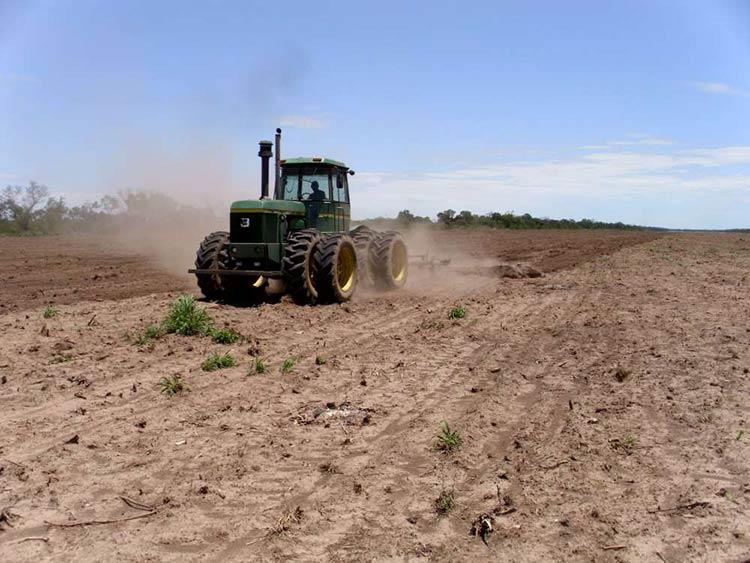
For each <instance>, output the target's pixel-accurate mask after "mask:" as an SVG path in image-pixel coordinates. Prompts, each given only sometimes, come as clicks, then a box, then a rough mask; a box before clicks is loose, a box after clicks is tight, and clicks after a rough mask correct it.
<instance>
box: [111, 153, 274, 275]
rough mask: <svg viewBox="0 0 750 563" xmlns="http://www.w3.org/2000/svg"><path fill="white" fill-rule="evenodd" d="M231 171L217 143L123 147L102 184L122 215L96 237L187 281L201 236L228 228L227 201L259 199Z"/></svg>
mask: <svg viewBox="0 0 750 563" xmlns="http://www.w3.org/2000/svg"><path fill="white" fill-rule="evenodd" d="M258 164H259V163H258ZM235 168H236V167H235V166H234V161H233V153H232V151H231V150H230V149H229V147H225V146H222V145H220V144H214V145H209V144H197V143H196V144H193V145H191V146H189V147H187V148H183V149H181V150H177V149H171V150H167V149H164V148H162V147H156V146H149V145H148V144H140V145H137V146H131V147H129V148H126V149H125V150H123V152H122V153H121V155H120V156H119V157H118V160H117V162H115V163H113V164H112V166H111V170H110V172H109V174H108V175H109V176H110V178H109V179H108V180H107V184H108V185H110V186H117V193H118V199H119V200H120V202H121V209H120V211H122V212H121V213H118V214H117V215H116V216H114V217H113V220H112V221H111V222H108V223H106V224H105V225H104V226H103V228H102V232H100V233H98V235H99V236H101V237H102V244H106V245H107V247H108V248H111V247H112V246H113V245H114V246H115V247H117V248H118V249H119V250H120V251H122V252H124V253H127V254H138V255H140V256H143V257H145V258H146V259H148V260H149V262H151V263H153V264H154V265H155V266H157V267H159V268H160V269H163V270H165V271H166V272H169V273H171V274H173V275H176V276H180V277H183V278H185V279H188V277H189V274H188V273H187V269H188V268H191V267H193V262H194V261H195V252H196V250H197V248H198V245H199V244H200V242H201V240H202V239H203V237H205V236H206V235H208V234H209V233H211V232H213V231H217V230H228V229H229V213H228V210H229V206H230V204H231V202H232V201H234V200H237V199H241V198H255V197H258V187H257V183H253V184H252V185H248V184H249V183H248V182H242V181H240V180H239V179H238V177H237V174H236V173H233V170H234V169H235ZM258 168H259V166H258Z"/></svg>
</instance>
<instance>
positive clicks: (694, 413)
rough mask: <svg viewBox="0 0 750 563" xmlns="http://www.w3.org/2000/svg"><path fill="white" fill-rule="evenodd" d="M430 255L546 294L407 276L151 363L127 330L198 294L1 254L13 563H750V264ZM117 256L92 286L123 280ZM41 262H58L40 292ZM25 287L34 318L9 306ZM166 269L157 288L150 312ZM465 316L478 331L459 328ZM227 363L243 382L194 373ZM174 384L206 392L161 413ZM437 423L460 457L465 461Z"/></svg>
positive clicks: (168, 342) (598, 236)
mask: <svg viewBox="0 0 750 563" xmlns="http://www.w3.org/2000/svg"><path fill="white" fill-rule="evenodd" d="M436 236H437V237H438V239H439V240H440V245H439V247H440V250H441V251H446V252H447V251H448V249H449V248H452V249H453V250H452V251H451V253H452V254H453V255H454V256H456V255H457V256H462V255H472V253H478V254H476V255H474V257H475V258H476V259H477V260H480V261H483V260H489V259H495V260H497V259H500V260H502V261H508V262H511V263H514V262H524V263H527V264H530V265H531V266H533V267H535V268H538V269H540V270H542V271H544V273H545V275H544V276H543V277H540V278H533V279H503V278H488V277H482V278H481V281H480V282H477V283H473V282H474V281H475V280H467V279H465V278H463V277H458V276H457V277H455V279H454V278H452V275H451V274H449V273H446V272H441V271H440V270H436V271H434V272H429V271H415V272H414V274H415V275H414V276H413V277H412V281H411V282H410V284H409V286H408V287H407V288H406V289H405V290H404V291H401V292H398V293H392V294H361V295H360V296H359V297H358V298H357V299H356V300H355V301H354V302H352V303H350V304H346V305H343V306H338V305H336V306H325V307H300V306H296V305H293V304H291V303H289V302H287V301H286V300H283V301H282V302H280V303H274V304H265V305H262V306H260V307H256V308H240V307H231V306H227V305H219V304H203V305H202V306H203V307H205V308H206V309H207V311H208V312H209V313H210V314H211V316H212V317H213V319H214V321H215V322H216V324H217V325H219V326H230V327H233V328H235V329H236V330H238V331H240V332H241V333H242V334H243V335H245V341H244V342H242V343H241V344H234V345H218V344H214V343H213V342H212V341H211V340H210V339H209V338H206V337H198V336H196V337H180V336H174V335H170V336H166V337H163V338H160V339H158V340H156V341H155V342H154V344H153V346H145V347H142V348H140V349H139V348H138V347H136V346H134V345H133V344H132V343H131V342H130V340H129V338H128V333H130V334H133V333H136V332H138V331H140V330H142V329H143V327H144V326H146V324H148V323H152V322H159V321H160V320H161V319H162V318H163V317H164V315H165V314H166V311H167V308H168V306H169V303H170V302H171V300H172V299H173V298H174V297H175V296H176V295H178V294H179V292H181V291H184V289H185V287H186V285H185V284H186V283H187V282H186V280H185V278H180V277H174V276H165V275H164V274H159V273H157V272H158V270H157V269H156V266H154V265H149V264H147V263H144V261H143V259H140V260H139V259H136V258H133V257H131V258H132V259H133V262H132V263H131V265H130V266H128V267H127V268H124V269H123V270H122V271H121V274H120V275H118V276H117V277H113V278H111V283H112V284H113V286H112V287H111V291H112V293H106V291H110V289H107V290H103V289H98V290H93V289H92V288H90V287H89V285H92V284H91V283H90V282H94V281H96V282H98V281H99V279H101V278H99V279H97V280H92V279H91V276H93V275H95V272H94V271H91V270H90V269H89V268H81V267H80V266H79V265H78V264H77V262H76V261H75V260H73V259H72V256H73V255H77V254H80V253H84V250H82V249H83V247H74V246H71V244H72V243H70V242H68V241H67V240H63V239H57V243H56V244H50V245H48V246H45V244H44V242H45V240H46V241H47V242H49V241H50V239H33V240H34V242H33V243H32V246H33V245H36V244H39V245H40V246H38V247H35V248H36V250H34V251H33V252H32V251H30V250H28V247H25V250H24V251H23V252H24V254H23V257H24V258H23V259H28V260H30V262H29V263H28V264H24V263H22V262H21V260H23V259H19V258H18V254H16V259H15V261H14V259H13V258H12V254H11V252H10V251H9V249H11V248H14V246H13V244H15V240H16V239H2V240H0V243H2V257H1V258H0V259H1V260H2V265H3V266H4V271H3V276H6V277H5V278H4V279H3V284H2V286H0V287H2V291H3V292H4V293H3V294H2V297H3V300H4V301H5V302H6V312H5V313H0V338H1V340H0V421H1V422H2V426H3V429H4V432H3V434H2V439H1V440H0V527H1V528H2V529H3V531H0V558H2V559H3V560H8V561H11V560H12V561H40V560H59V559H68V560H82V561H98V560H118V561H162V560H166V561H178V560H184V559H190V560H198V559H200V560H216V561H226V560H233V561H246V560H267V561H281V560H304V561H324V560H334V561H352V560H357V561H359V560H391V559H396V560H420V559H424V560H437V561H455V560H472V561H474V560H540V559H544V560H551V559H554V560H576V561H578V560H597V561H641V560H653V561H657V560H662V561H684V560H704V561H713V560H723V561H742V560H746V559H747V558H748V557H750V518H749V517H748V501H750V428H748V426H750V425H749V424H748V416H749V411H750V374H749V373H748V372H749V371H750V350H749V349H748V344H750V321H749V320H748V319H750V292H749V290H750V280H749V279H748V271H750V239H749V238H748V237H747V236H746V235H736V234H677V235H669V236H665V237H661V238H655V237H654V235H652V234H649V233H599V232H589V233H561V232H555V231H541V232H536V233H528V232H523V233H506V232H496V231H489V232H471V233H464V232H462V233H460V234H459V233H438V234H437V235H436ZM29 240H31V239H29ZM8 241H14V242H13V244H11V243H9V242H8ZM21 242H24V243H25V242H27V241H26V240H25V239H24V240H23V241H21ZM19 244H20V242H19ZM81 244H83V245H85V244H86V243H81ZM45 247H46V248H48V249H50V250H49V252H48V254H49V255H48V256H46V257H45V252H46V251H44V250H43V248H45ZM15 248H21V246H18V247H15ZM90 248H92V249H93V246H90ZM480 248H481V250H479V249H480ZM100 253H101V252H100ZM101 254H102V256H100V257H99V258H96V257H95V256H96V252H94V250H91V254H90V255H89V254H87V256H90V257H89V259H88V260H89V263H90V264H91V263H94V264H102V265H104V264H107V263H108V262H107V260H111V262H109V264H110V265H112V266H116V267H118V264H119V263H120V262H121V261H122V260H123V259H124V258H123V257H122V256H118V255H117V253H112V252H103V253H101ZM60 256H67V257H68V258H67V259H66V258H61V257H60ZM128 259H130V258H128ZM34 260H36V261H37V262H36V263H37V264H51V263H52V262H54V261H55V260H58V261H60V264H57V265H55V267H54V269H49V271H48V278H47V280H48V281H47V283H46V284H45V283H44V282H43V281H41V280H40V279H39V277H38V276H39V274H38V273H37V272H36V270H35V269H34V268H31V265H32V263H33V262H34ZM97 260H98V261H97ZM18 266H21V267H18ZM25 266H29V268H30V270H29V272H27V273H24V270H23V267H25ZM151 268H153V270H151ZM11 269H12V270H14V272H16V275H17V276H19V278H14V279H13V280H11V281H13V282H14V283H15V284H16V285H15V286H14V287H17V288H26V287H37V288H39V290H41V291H42V292H43V294H42V296H36V297H33V298H29V297H28V296H27V295H26V293H28V292H27V291H24V290H23V289H13V288H12V287H11V288H10V289H9V284H8V283H7V281H6V280H7V275H8V273H9V272H8V270H11ZM118 271H119V270H118ZM150 271H152V272H154V275H155V276H159V275H161V276H163V277H162V278H161V281H160V283H159V284H156V287H154V286H149V287H152V288H153V289H151V290H150V291H146V290H145V289H144V287H143V286H145V285H146V281H147V278H148V277H149V275H150V274H149V273H148V272H150ZM66 272H67V273H66ZM128 273H131V275H130V276H126V274H128ZM24 276H26V277H28V282H26V283H25V282H24ZM123 278H125V279H123ZM138 280H141V282H138ZM58 282H59V284H60V285H61V286H64V287H65V288H67V289H66V291H65V292H63V291H62V290H59V289H58V295H57V296H56V297H54V298H52V297H51V296H50V294H49V293H47V292H48V291H52V290H51V285H52V284H55V285H57V284H58ZM121 282H122V286H118V288H117V289H115V288H114V286H115V285H117V284H120V283H121ZM126 282H127V283H126ZM10 285H11V286H13V284H10ZM105 287H108V288H109V287H110V286H105ZM125 287H127V288H128V289H125ZM76 288H77V289H78V291H77V292H73V289H76ZM68 289H69V291H67V290H68ZM96 291H100V292H101V293H96ZM115 291H117V292H121V293H116V292H115ZM128 291H130V292H131V293H129V294H128ZM154 291H159V293H154ZM71 295H75V296H76V298H72V297H71ZM97 298H98V299H105V300H103V301H96V299H97ZM49 302H51V303H54V304H55V305H56V306H58V308H59V313H58V315H57V316H55V317H53V318H50V319H44V318H43V317H42V307H43V306H44V305H45V304H47V303H49ZM456 305H461V306H463V307H464V308H465V310H466V312H467V315H466V316H465V317H464V318H462V319H457V320H450V319H449V318H448V314H449V311H450V310H451V308H452V307H454V306H456ZM213 351H218V352H226V351H229V352H231V353H232V354H233V355H234V356H235V357H236V358H237V359H238V360H239V363H238V366H237V367H234V368H228V369H224V370H220V371H215V372H203V371H201V368H200V364H201V362H202V361H203V360H204V359H205V357H206V356H207V355H208V354H209V353H211V352H213ZM255 355H260V356H261V357H263V358H265V359H266V360H267V361H268V364H269V370H268V371H267V372H266V373H263V374H255V373H254V371H253V370H252V369H251V366H252V365H253V357H254V356H255ZM287 358H294V359H295V361H294V366H293V368H292V369H291V370H290V371H288V372H286V373H282V370H281V366H282V364H283V363H284V360H285V359H287ZM316 358H318V361H316ZM248 371H250V372H251V375H248ZM172 375H180V376H182V377H183V378H184V380H185V382H186V383H187V384H188V385H189V387H190V390H189V391H188V392H185V393H182V394H179V395H177V396H175V397H171V398H170V397H168V396H166V395H164V394H162V393H161V392H160V387H159V385H158V382H159V380H160V379H161V378H162V377H165V376H172ZM443 421H447V422H448V423H449V424H450V427H451V429H453V430H455V431H457V432H458V433H459V434H460V437H461V438H462V443H461V446H460V447H459V448H458V449H457V450H455V451H452V452H448V453H446V452H441V451H439V450H438V449H437V448H436V444H437V438H436V435H437V434H438V432H439V430H440V426H441V423H442V422H443ZM441 493H446V494H444V495H442V496H443V498H444V499H445V498H446V496H450V495H449V494H452V496H453V500H454V502H453V506H452V507H451V508H450V509H449V510H447V512H446V513H445V514H442V515H441V514H438V511H437V509H436V500H437V499H438V497H439V496H441ZM445 506H446V505H445V503H443V507H445ZM473 524H474V525H475V529H476V528H477V526H478V527H479V528H480V531H481V529H482V526H484V528H483V529H484V531H486V532H487V533H486V534H484V539H485V540H486V544H485V543H484V542H483V541H482V538H481V537H479V536H478V535H474V536H472V535H470V533H469V532H470V530H471V529H472V525H473ZM488 524H489V525H491V530H489V529H488ZM40 538H41V539H40Z"/></svg>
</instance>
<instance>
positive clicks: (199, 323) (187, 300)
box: [162, 295, 211, 336]
mask: <svg viewBox="0 0 750 563" xmlns="http://www.w3.org/2000/svg"><path fill="white" fill-rule="evenodd" d="M162 328H163V329H164V332H166V333H169V334H171V333H175V334H181V335H183V336H192V335H194V334H207V333H208V331H209V329H210V328H211V317H209V316H208V313H206V311H205V310H203V309H202V308H201V307H199V306H198V305H197V304H196V303H195V297H193V296H192V295H182V296H180V297H178V298H177V299H175V301H174V302H173V303H172V305H171V306H170V308H169V313H168V314H167V318H166V319H164V322H163V323H162Z"/></svg>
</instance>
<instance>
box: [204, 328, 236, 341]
mask: <svg viewBox="0 0 750 563" xmlns="http://www.w3.org/2000/svg"><path fill="white" fill-rule="evenodd" d="M209 334H210V335H211V338H212V339H213V341H214V342H216V343H217V344H234V343H235V342H237V341H238V340H239V339H240V333H239V332H237V331H236V330H234V329H232V328H213V329H211V330H210V331H209Z"/></svg>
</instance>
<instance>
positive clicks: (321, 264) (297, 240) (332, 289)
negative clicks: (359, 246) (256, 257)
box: [282, 229, 357, 304]
mask: <svg viewBox="0 0 750 563" xmlns="http://www.w3.org/2000/svg"><path fill="white" fill-rule="evenodd" d="M282 272H283V274H284V281H285V283H286V288H287V293H289V294H291V296H292V298H293V299H294V300H295V301H297V302H298V303H313V304H314V303H343V302H345V301H349V299H351V298H352V295H354V291H355V289H356V288H357V252H356V248H355V245H354V241H353V240H352V239H351V237H349V236H348V235H346V234H343V233H333V234H320V233H318V231H316V230H315V229H304V230H301V231H297V232H294V233H292V234H291V235H289V238H288V239H287V244H286V249H285V255H284V259H283V261H282Z"/></svg>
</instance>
